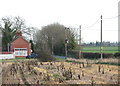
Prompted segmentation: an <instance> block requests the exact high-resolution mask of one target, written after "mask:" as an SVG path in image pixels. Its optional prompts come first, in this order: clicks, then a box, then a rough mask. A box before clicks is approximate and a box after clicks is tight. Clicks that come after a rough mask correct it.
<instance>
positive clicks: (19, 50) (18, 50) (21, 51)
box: [14, 48, 27, 56]
mask: <svg viewBox="0 0 120 86" xmlns="http://www.w3.org/2000/svg"><path fill="white" fill-rule="evenodd" d="M14 53H15V56H27V48H14Z"/></svg>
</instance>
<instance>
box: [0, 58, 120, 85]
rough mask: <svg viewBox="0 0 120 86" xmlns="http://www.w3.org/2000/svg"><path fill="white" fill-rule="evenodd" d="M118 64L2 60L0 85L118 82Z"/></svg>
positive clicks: (83, 61) (84, 61)
mask: <svg viewBox="0 0 120 86" xmlns="http://www.w3.org/2000/svg"><path fill="white" fill-rule="evenodd" d="M118 69H119V67H118V66H114V65H107V64H91V63H89V62H87V61H86V60H82V61H80V62H79V63H75V62H39V61H37V60H34V61H33V60H32V61H29V60H27V61H23V62H22V61H21V62H4V63H3V64H2V84H117V83H118Z"/></svg>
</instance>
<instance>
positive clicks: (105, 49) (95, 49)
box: [77, 46, 118, 54]
mask: <svg viewBox="0 0 120 86" xmlns="http://www.w3.org/2000/svg"><path fill="white" fill-rule="evenodd" d="M77 50H78V48H77ZM82 52H90V53H100V47H94V46H89V47H88V46H87V47H85V46H84V47H82ZM116 52H118V47H103V53H113V54H114V53H116Z"/></svg>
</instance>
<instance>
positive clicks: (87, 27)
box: [83, 17, 100, 30]
mask: <svg viewBox="0 0 120 86" xmlns="http://www.w3.org/2000/svg"><path fill="white" fill-rule="evenodd" d="M99 20H100V17H99V18H98V19H97V20H96V21H95V22H94V23H93V24H91V25H90V26H88V27H85V28H83V30H85V29H87V28H91V27H93V26H94V25H96V24H97V23H98V22H99Z"/></svg>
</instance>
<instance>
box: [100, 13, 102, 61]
mask: <svg viewBox="0 0 120 86" xmlns="http://www.w3.org/2000/svg"><path fill="white" fill-rule="evenodd" d="M102 49H103V48H102V15H101V47H100V53H101V59H103V56H102Z"/></svg>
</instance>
